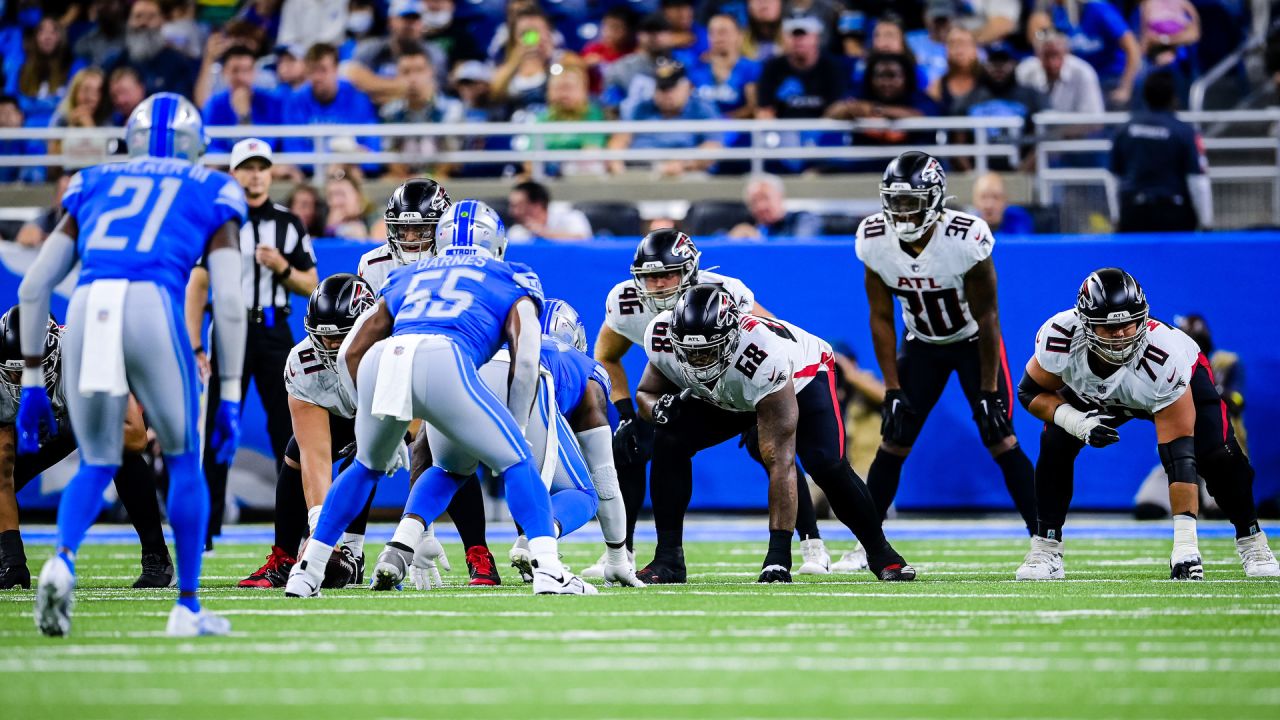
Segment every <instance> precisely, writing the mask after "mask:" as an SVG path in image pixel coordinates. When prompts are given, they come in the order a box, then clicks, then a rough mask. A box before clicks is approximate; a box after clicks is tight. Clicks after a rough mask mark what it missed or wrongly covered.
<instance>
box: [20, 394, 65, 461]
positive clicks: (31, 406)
mask: <svg viewBox="0 0 1280 720" xmlns="http://www.w3.org/2000/svg"><path fill="white" fill-rule="evenodd" d="M15 424H16V425H17V434H18V452H19V453H20V454H23V455H30V454H32V453H36V452H39V451H40V438H42V437H52V436H54V435H57V434H58V420H57V418H55V417H54V415H53V404H52V403H51V402H49V395H48V393H46V392H45V389H44V387H43V386H40V387H23V388H22V396H21V399H20V400H19V404H18V417H17V418H16V420H15Z"/></svg>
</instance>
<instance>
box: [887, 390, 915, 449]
mask: <svg viewBox="0 0 1280 720" xmlns="http://www.w3.org/2000/svg"><path fill="white" fill-rule="evenodd" d="M919 422H920V421H919V418H918V416H917V415H916V411H915V408H913V407H911V402H910V401H909V400H907V394H906V393H905V392H903V391H902V389H901V388H895V389H893V390H886V391H885V393H884V404H883V405H881V406H880V436H881V437H883V438H884V439H885V440H886V441H888V442H891V443H893V444H895V445H902V446H909V445H911V442H910V441H908V438H911V439H914V436H915V434H916V431H917V430H918V429H919Z"/></svg>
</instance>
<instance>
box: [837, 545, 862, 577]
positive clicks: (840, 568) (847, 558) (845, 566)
mask: <svg viewBox="0 0 1280 720" xmlns="http://www.w3.org/2000/svg"><path fill="white" fill-rule="evenodd" d="M866 569H867V551H866V550H864V549H863V548H862V543H858V544H857V546H856V547H854V548H853V549H852V550H850V551H849V552H847V553H845V554H844V555H841V556H840V559H839V560H837V561H835V562H834V563H832V564H831V572H835V573H860V572H862V571H863V570H866Z"/></svg>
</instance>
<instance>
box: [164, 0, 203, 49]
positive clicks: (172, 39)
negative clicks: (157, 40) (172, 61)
mask: <svg viewBox="0 0 1280 720" xmlns="http://www.w3.org/2000/svg"><path fill="white" fill-rule="evenodd" d="M163 11H164V14H165V15H166V19H165V22H164V25H163V26H162V27H161V28H160V35H161V36H162V37H164V41H165V44H167V45H168V46H169V47H171V48H173V49H174V50H177V51H178V52H180V53H182V54H183V55H186V56H187V57H188V58H190V59H191V60H193V61H194V60H199V59H200V53H201V52H203V51H204V43H205V36H206V35H208V30H207V29H206V26H203V25H201V24H200V23H197V22H196V4H195V2H194V0H166V2H165V7H164V8H163Z"/></svg>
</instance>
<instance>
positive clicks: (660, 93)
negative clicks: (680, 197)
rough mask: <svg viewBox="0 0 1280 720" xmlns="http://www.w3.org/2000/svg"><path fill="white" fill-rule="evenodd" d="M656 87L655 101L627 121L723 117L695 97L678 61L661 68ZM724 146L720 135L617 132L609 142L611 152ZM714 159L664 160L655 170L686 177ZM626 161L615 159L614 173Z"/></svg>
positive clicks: (610, 165)
mask: <svg viewBox="0 0 1280 720" xmlns="http://www.w3.org/2000/svg"><path fill="white" fill-rule="evenodd" d="M655 82H656V85H657V86H656V87H655V88H654V91H653V99H651V100H646V101H644V102H642V103H640V104H639V105H637V106H636V107H635V110H634V111H633V112H631V113H630V114H628V115H626V116H624V118H623V119H625V120H676V119H678V120H714V119H717V118H718V117H719V114H718V113H716V110H715V108H714V107H712V106H711V105H710V104H709V103H706V102H704V101H702V100H700V99H699V98H696V97H694V96H693V83H691V82H689V78H688V77H687V76H686V75H685V70H684V66H683V65H681V64H680V63H678V62H674V61H667V62H664V63H661V64H659V65H658V69H657V77H656V79H655ZM723 145H724V139H723V138H722V137H721V136H720V134H719V133H712V132H697V133H641V134H638V135H634V136H633V135H632V134H631V133H617V134H616V135H614V136H613V137H612V138H610V139H609V148H610V149H625V148H628V147H632V148H648V149H656V148H662V149H667V150H687V149H692V148H697V149H707V148H718V147H722V146H723ZM711 164H712V161H710V160H681V159H673V160H664V161H662V162H659V163H657V164H656V166H655V169H656V170H657V171H658V173H659V174H660V175H662V176H664V177H674V176H678V175H683V174H684V173H685V172H688V171H691V170H706V169H707V168H708V167H710V166H711ZM623 165H624V164H623V162H622V161H620V160H614V161H611V162H610V163H609V169H610V171H611V172H614V173H619V172H622V170H623Z"/></svg>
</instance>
